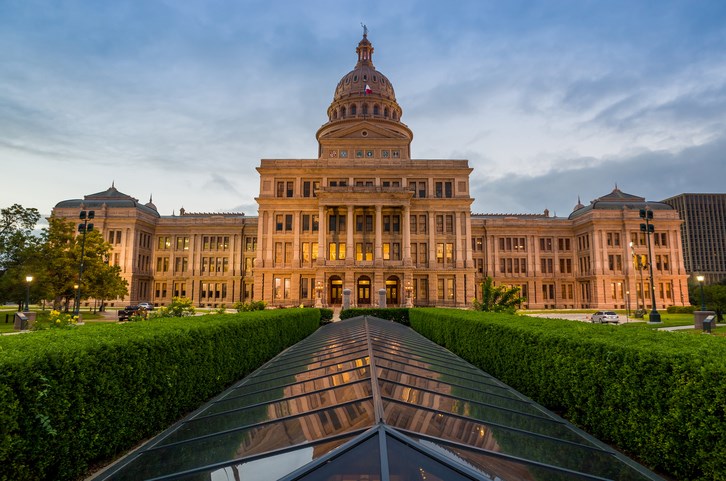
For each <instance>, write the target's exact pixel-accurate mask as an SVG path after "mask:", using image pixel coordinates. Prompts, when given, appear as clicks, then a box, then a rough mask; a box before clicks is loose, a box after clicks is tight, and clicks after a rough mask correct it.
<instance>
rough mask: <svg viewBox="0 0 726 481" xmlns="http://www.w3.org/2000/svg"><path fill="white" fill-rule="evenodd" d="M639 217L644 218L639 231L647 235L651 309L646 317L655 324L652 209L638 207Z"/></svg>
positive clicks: (656, 318) (656, 311)
mask: <svg viewBox="0 0 726 481" xmlns="http://www.w3.org/2000/svg"><path fill="white" fill-rule="evenodd" d="M640 218H641V219H643V220H645V224H640V231H641V232H645V234H646V236H647V237H648V269H649V271H650V298H651V301H652V302H653V309H652V310H651V311H650V316H649V319H648V323H649V324H657V323H659V322H660V314H659V313H658V310H657V309H656V307H655V285H654V282H653V280H654V279H653V250H652V248H651V244H650V234H651V233H652V232H654V231H655V227H654V226H653V224H651V223H650V221H651V220H652V219H653V211H652V210H650V209H648V208H647V206H646V208H645V209H640Z"/></svg>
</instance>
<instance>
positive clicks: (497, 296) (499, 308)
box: [473, 277, 526, 312]
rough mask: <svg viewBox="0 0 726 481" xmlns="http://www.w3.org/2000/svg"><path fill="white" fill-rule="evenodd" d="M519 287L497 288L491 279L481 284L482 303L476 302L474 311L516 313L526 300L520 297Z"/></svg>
mask: <svg viewBox="0 0 726 481" xmlns="http://www.w3.org/2000/svg"><path fill="white" fill-rule="evenodd" d="M520 290H521V289H520V288H519V287H513V286H503V285H502V286H495V285H494V280H493V279H492V278H491V277H487V278H486V279H484V282H482V283H481V302H480V301H478V300H474V302H473V305H474V309H476V310H478V311H486V312H490V311H491V312H514V311H515V310H516V309H517V307H518V306H519V305H520V304H521V303H522V302H525V301H526V299H525V298H524V297H521V296H520V295H519V292H520Z"/></svg>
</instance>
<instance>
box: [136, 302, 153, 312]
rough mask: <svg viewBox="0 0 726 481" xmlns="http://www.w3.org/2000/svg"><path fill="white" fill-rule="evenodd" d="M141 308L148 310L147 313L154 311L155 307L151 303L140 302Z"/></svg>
mask: <svg viewBox="0 0 726 481" xmlns="http://www.w3.org/2000/svg"><path fill="white" fill-rule="evenodd" d="M139 307H140V308H142V309H146V310H147V311H153V310H154V305H153V304H151V303H150V302H139Z"/></svg>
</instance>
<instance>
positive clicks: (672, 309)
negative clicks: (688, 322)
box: [666, 306, 700, 314]
mask: <svg viewBox="0 0 726 481" xmlns="http://www.w3.org/2000/svg"><path fill="white" fill-rule="evenodd" d="M695 310H696V306H668V308H667V309H666V312H667V313H668V314H693V312H694V311H695ZM699 310H700V307H699Z"/></svg>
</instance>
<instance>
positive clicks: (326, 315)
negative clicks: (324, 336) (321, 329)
mask: <svg viewBox="0 0 726 481" xmlns="http://www.w3.org/2000/svg"><path fill="white" fill-rule="evenodd" d="M318 310H319V311H320V322H321V324H327V323H329V322H333V310H332V309H325V308H320V309H318Z"/></svg>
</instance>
